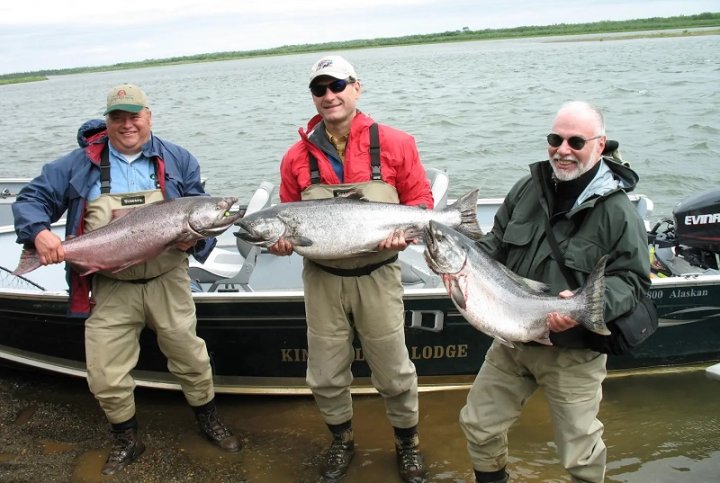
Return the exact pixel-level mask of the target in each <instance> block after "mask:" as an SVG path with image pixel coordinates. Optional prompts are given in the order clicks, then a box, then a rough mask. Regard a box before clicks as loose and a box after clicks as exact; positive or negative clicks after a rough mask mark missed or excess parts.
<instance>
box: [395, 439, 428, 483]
mask: <svg viewBox="0 0 720 483" xmlns="http://www.w3.org/2000/svg"><path fill="white" fill-rule="evenodd" d="M395 455H396V457H397V464H398V469H399V470H400V477H401V478H402V479H403V481H405V482H407V483H425V481H426V480H425V477H426V476H427V470H426V469H425V463H424V462H423V457H422V455H421V454H420V437H419V436H418V435H417V433H415V434H412V435H410V436H398V435H397V433H396V434H395Z"/></svg>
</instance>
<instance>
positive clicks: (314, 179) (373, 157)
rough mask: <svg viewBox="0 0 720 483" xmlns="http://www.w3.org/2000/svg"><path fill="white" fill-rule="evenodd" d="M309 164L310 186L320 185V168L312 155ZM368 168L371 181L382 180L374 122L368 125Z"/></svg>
mask: <svg viewBox="0 0 720 483" xmlns="http://www.w3.org/2000/svg"><path fill="white" fill-rule="evenodd" d="M308 160H309V162H310V184H319V183H320V168H319V167H318V160H317V158H316V157H315V156H313V154H312V153H308ZM370 167H371V170H372V173H371V174H372V176H371V179H373V180H375V181H378V180H382V176H381V173H380V133H379V128H378V124H377V123H376V122H374V123H372V124H371V125H370Z"/></svg>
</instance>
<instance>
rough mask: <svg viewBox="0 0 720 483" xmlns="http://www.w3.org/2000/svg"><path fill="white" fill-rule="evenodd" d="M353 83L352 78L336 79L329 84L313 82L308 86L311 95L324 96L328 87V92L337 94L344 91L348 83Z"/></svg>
mask: <svg viewBox="0 0 720 483" xmlns="http://www.w3.org/2000/svg"><path fill="white" fill-rule="evenodd" d="M354 83H355V81H354V80H353V81H350V80H347V79H338V80H336V81H334V82H331V83H329V84H313V85H311V86H310V92H312V95H313V96H315V97H322V96H324V95H325V93H326V92H327V90H328V89H330V92H332V93H334V94H337V93H338V92H342V91H344V90H345V88H346V87H347V86H348V84H354Z"/></svg>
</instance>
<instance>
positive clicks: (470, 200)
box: [235, 190, 481, 260]
mask: <svg viewBox="0 0 720 483" xmlns="http://www.w3.org/2000/svg"><path fill="white" fill-rule="evenodd" d="M477 196H478V190H473V191H471V192H469V193H468V194H466V195H465V196H463V197H462V198H460V199H458V200H457V201H456V202H455V203H453V204H452V205H449V206H447V207H446V208H444V209H442V210H438V211H436V210H426V209H423V208H420V207H417V206H405V205H399V204H396V203H380V202H372V201H368V200H367V199H365V198H362V196H361V195H360V193H359V192H358V191H356V190H354V191H350V192H348V193H347V194H346V195H345V196H343V197H337V198H331V199H323V200H314V201H296V202H290V203H280V204H278V205H275V206H272V207H270V208H266V209H264V210H260V211H256V212H255V213H252V214H250V215H247V216H245V217H244V218H242V219H241V220H240V221H239V222H238V225H240V227H241V228H242V230H244V231H239V232H237V233H235V235H236V236H238V237H239V238H241V239H243V240H245V241H247V242H249V243H252V244H254V245H261V246H270V245H273V244H274V243H276V242H277V241H278V240H279V239H280V238H281V237H282V238H285V239H286V240H288V241H289V242H290V243H292V245H293V249H294V250H295V251H296V252H297V253H298V254H300V255H302V256H305V257H308V258H310V259H313V260H322V259H325V260H332V259H340V258H348V257H352V256H355V255H359V254H361V253H368V252H374V251H376V249H377V246H378V244H379V243H380V242H381V241H382V240H384V239H386V238H387V237H388V235H389V234H390V233H392V232H393V231H396V230H399V231H402V232H404V235H405V238H406V239H407V240H410V239H414V238H418V237H421V236H422V235H423V230H424V229H425V227H427V224H428V222H430V221H431V220H437V221H441V222H443V223H445V224H446V225H449V226H453V227H457V228H458V229H459V230H464V231H465V232H467V233H469V234H474V233H478V234H479V233H480V232H481V231H480V226H479V225H478V224H477Z"/></svg>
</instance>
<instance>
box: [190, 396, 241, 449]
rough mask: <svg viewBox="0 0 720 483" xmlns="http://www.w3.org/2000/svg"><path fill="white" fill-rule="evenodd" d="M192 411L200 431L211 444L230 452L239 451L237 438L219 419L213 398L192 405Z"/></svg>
mask: <svg viewBox="0 0 720 483" xmlns="http://www.w3.org/2000/svg"><path fill="white" fill-rule="evenodd" d="M193 411H195V419H197V422H198V426H199V427H200V431H202V433H203V434H204V435H205V436H206V437H207V439H208V440H210V442H211V443H212V444H214V445H215V446H217V447H218V448H220V449H222V450H224V451H229V452H231V453H234V452H236V451H240V443H239V442H238V439H237V438H236V437H235V436H233V434H232V432H231V431H230V429H228V427H227V426H225V425H224V424H223V423H222V421H220V418H219V417H218V414H217V408H216V407H215V401H214V400H212V401H210V402H208V403H206V404H203V405H202V406H193Z"/></svg>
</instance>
